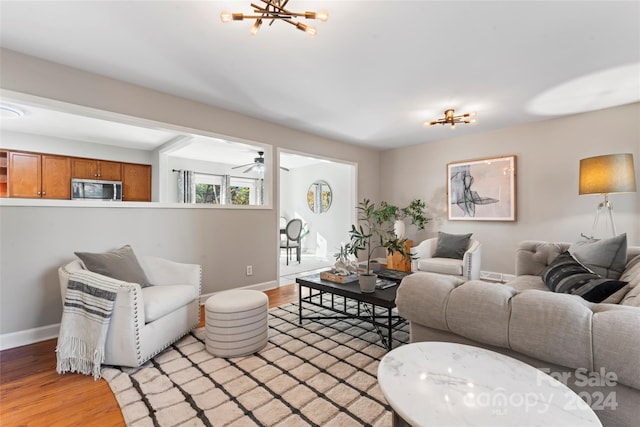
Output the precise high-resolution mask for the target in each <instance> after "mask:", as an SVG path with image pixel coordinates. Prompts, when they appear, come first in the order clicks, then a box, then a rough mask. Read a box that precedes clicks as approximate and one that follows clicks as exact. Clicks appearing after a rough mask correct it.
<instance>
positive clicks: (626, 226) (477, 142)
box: [380, 103, 640, 274]
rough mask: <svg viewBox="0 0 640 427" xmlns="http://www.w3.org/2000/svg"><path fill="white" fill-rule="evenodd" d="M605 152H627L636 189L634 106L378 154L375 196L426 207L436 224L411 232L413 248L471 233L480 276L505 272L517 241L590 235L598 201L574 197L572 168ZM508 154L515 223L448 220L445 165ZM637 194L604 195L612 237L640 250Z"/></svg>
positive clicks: (638, 150) (638, 108) (639, 123)
mask: <svg viewBox="0 0 640 427" xmlns="http://www.w3.org/2000/svg"><path fill="white" fill-rule="evenodd" d="M428 131H429V129H425V132H428ZM452 134H455V131H454V132H452ZM611 153H633V156H634V160H635V170H636V182H637V184H638V185H639V186H640V183H638V178H639V177H640V167H639V162H640V104H638V103H636V104H631V105H626V106H622V107H617V108H611V109H606V110H601V111H597V112H590V113H585V114H579V115H574V116H569V117H565V118H560V119H554V120H546V121H541V122H537V123H533V124H529V125H524V126H517V127H513V128H508V129H502V130H498V131H495V132H488V133H484V134H478V135H471V136H466V137H460V138H455V139H449V140H444V141H438V142H433V143H426V144H422V145H416V146H412V147H408V148H400V149H395V150H388V151H385V152H384V153H383V154H382V161H383V162H384V165H385V167H384V168H382V169H381V170H380V174H381V180H380V187H381V194H380V196H381V198H382V199H385V200H389V201H392V202H396V203H398V204H402V203H406V202H408V201H409V200H410V199H411V198H414V197H419V198H422V199H423V200H425V201H427V202H428V205H429V211H430V214H431V216H433V217H434V219H435V220H434V222H433V223H431V224H430V225H429V227H428V229H427V230H425V231H424V232H420V233H417V234H416V233H415V230H414V231H413V237H414V239H415V240H416V243H417V242H419V241H421V240H423V239H425V238H427V237H431V236H434V235H436V234H437V231H438V230H442V231H445V232H449V233H468V232H472V233H473V235H474V237H475V238H477V239H478V240H480V241H481V242H482V244H483V248H482V270H485V271H495V272H501V273H510V274H512V273H513V272H514V253H515V250H516V247H517V244H518V242H520V241H522V240H529V239H539V240H547V241H566V242H575V241H577V240H579V239H580V233H585V234H590V232H591V227H592V223H593V219H594V217H595V210H596V206H597V204H598V203H600V202H601V201H602V200H603V198H602V196H596V195H585V196H579V195H578V171H579V162H580V159H582V158H585V157H592V156H598V155H603V154H611ZM510 154H515V155H517V166H516V174H517V221H516V222H511V223H510V222H479V221H448V220H447V210H446V165H447V163H449V162H456V161H460V160H470V159H476V158H486V157H491V156H501V155H510ZM639 189H640V187H639ZM639 194H640V193H627V194H613V195H610V197H609V199H610V201H611V202H612V203H613V206H614V212H615V222H616V226H617V231H618V233H623V232H626V233H627V237H628V242H629V244H630V245H640V196H639Z"/></svg>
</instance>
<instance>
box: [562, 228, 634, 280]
mask: <svg viewBox="0 0 640 427" xmlns="http://www.w3.org/2000/svg"><path fill="white" fill-rule="evenodd" d="M569 252H570V253H571V255H573V256H574V258H575V259H577V260H578V261H580V262H581V263H582V264H584V265H585V266H586V267H588V268H589V269H590V270H591V271H593V272H594V273H597V274H599V275H600V276H604V277H607V278H609V279H616V280H617V279H619V278H620V275H621V274H622V272H623V271H624V269H625V268H626V264H627V234H626V233H623V234H620V235H617V236H614V237H610V238H608V239H601V240H598V239H589V240H586V241H582V242H578V243H574V244H573V245H571V247H570V248H569Z"/></svg>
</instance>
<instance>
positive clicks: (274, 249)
mask: <svg viewBox="0 0 640 427" xmlns="http://www.w3.org/2000/svg"><path fill="white" fill-rule="evenodd" d="M0 54H1V58H0V59H1V60H0V73H1V74H0V75H1V76H2V80H1V82H0V83H1V84H0V86H1V87H2V90H4V91H11V92H17V93H22V94H28V95H33V96H38V97H43V98H48V99H52V100H55V101H62V102H65V103H70V104H73V105H80V106H83V107H90V108H95V109H98V110H104V111H110V112H114V113H118V114H124V115H127V116H133V117H139V118H143V119H146V120H150V121H153V122H159V123H169V124H171V125H175V126H178V127H180V128H187V129H195V130H201V131H205V132H212V133H215V134H220V135H226V136H230V137H234V138H242V139H246V140H251V141H257V142H261V143H266V144H271V145H273V147H274V152H275V151H276V149H277V148H278V147H281V148H286V149H289V150H292V151H296V152H306V153H311V154H315V155H319V156H322V157H328V158H332V159H338V160H343V161H347V162H353V163H356V164H357V165H358V177H357V185H358V188H357V196H358V198H362V197H364V196H365V195H366V196H367V197H371V198H374V199H375V198H377V197H378V185H377V177H378V169H379V157H380V153H379V152H378V151H375V150H370V149H366V148H362V147H357V146H354V145H348V144H345V143H342V142H339V141H335V140H329V139H325V138H320V137H317V136H313V135H309V134H305V133H302V132H298V131H294V130H291V129H288V128H285V127H282V126H277V125H273V124H269V123H266V122H263V121H260V120H256V119H252V118H249V117H246V116H243V115H240V114H236V113H232V112H228V111H224V110H221V109H218V108H214V107H210V106H207V105H204V104H199V103H196V102H192V101H188V100H185V99H181V98H177V97H175V96H171V95H168V94H164V93H160V92H157V91H153V90H149V89H145V88H143V87H139V86H135V85H130V84H127V83H124V82H119V81H116V80H112V79H108V78H105V77H102V76H99V75H96V74H91V73H87V72H84V71H81V70H77V69H72V68H68V67H65V66H62V65H59V64H55V63H51V62H47V61H43V60H39V59H36V58H32V57H28V56H25V55H21V54H18V53H16V52H12V51H8V50H5V49H3V50H1V51H0ZM276 175H277V174H276ZM278 187H279V186H278V182H277V178H276V182H274V184H273V187H272V188H273V191H274V192H275V193H274V194H275V199H274V200H273V203H272V206H273V208H271V209H248V210H230V209H213V208H211V209H178V208H171V207H157V206H155V207H145V206H142V207H137V208H126V207H111V208H108V209H99V208H98V209H96V208H78V207H52V206H26V207H22V206H7V205H6V203H5V204H3V203H2V202H1V201H0V235H1V242H0V334H8V333H13V332H19V331H24V330H28V329H32V328H40V327H46V326H48V325H51V324H55V323H58V322H59V321H60V316H61V299H60V295H59V291H58V283H57V277H56V273H55V270H56V268H57V267H58V266H60V265H61V264H62V263H64V262H65V261H68V260H71V259H72V258H73V251H74V250H83V251H84V250H86V251H103V250H109V249H112V248H116V247H120V246H121V245H123V244H126V243H131V244H132V245H134V248H136V250H137V251H139V252H141V253H144V254H149V255H156V256H163V257H167V258H170V259H175V260H179V261H183V262H193V263H200V264H202V265H203V293H211V292H215V291H220V290H224V289H229V288H234V287H240V286H251V285H262V284H267V285H268V284H271V285H273V286H275V285H276V284H277V280H276V279H277V268H278V262H277V259H278V239H279V232H278V228H277V227H278V213H277V206H278V194H277V193H278ZM246 265H252V266H253V272H254V274H253V276H251V277H247V276H246V274H245V266H246Z"/></svg>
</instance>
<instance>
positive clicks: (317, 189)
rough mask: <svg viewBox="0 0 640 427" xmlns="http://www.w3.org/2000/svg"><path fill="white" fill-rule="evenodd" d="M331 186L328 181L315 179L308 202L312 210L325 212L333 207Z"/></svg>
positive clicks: (310, 188) (308, 195)
mask: <svg viewBox="0 0 640 427" xmlns="http://www.w3.org/2000/svg"><path fill="white" fill-rule="evenodd" d="M332 198H333V196H332V194H331V187H330V186H329V184H328V183H327V182H326V181H315V182H314V183H313V184H311V185H310V186H309V191H308V192H307V204H308V205H309V209H311V212H315V213H324V212H326V211H328V210H329V208H330V207H331V199H332Z"/></svg>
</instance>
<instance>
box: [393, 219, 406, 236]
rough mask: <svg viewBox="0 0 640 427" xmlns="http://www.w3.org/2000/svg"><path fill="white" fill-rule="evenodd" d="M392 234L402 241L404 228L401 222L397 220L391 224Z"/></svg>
mask: <svg viewBox="0 0 640 427" xmlns="http://www.w3.org/2000/svg"><path fill="white" fill-rule="evenodd" d="M393 232H394V233H395V235H396V237H397V238H398V239H404V233H405V227H404V221H403V220H401V219H398V220H396V221H395V222H394V223H393Z"/></svg>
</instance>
